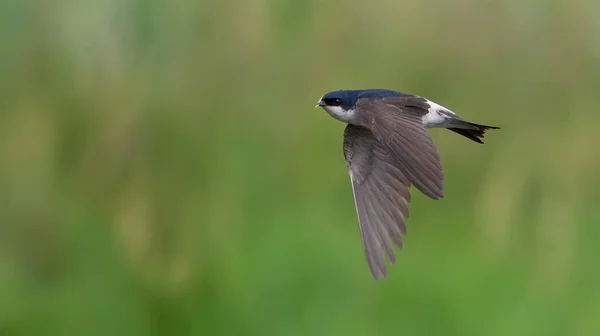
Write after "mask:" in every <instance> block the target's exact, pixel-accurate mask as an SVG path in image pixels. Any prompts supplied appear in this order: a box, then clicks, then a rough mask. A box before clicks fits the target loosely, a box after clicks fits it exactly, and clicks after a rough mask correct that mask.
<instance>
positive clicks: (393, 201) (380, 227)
mask: <svg viewBox="0 0 600 336" xmlns="http://www.w3.org/2000/svg"><path fill="white" fill-rule="evenodd" d="M344 156H345V158H346V163H347V165H348V172H349V173H350V180H351V182H352V192H353V194H354V205H355V207H356V213H357V214H358V222H359V227H360V236H361V239H362V243H363V249H364V252H365V256H366V258H367V263H368V264H369V269H370V270H371V273H372V274H373V277H374V278H375V279H379V277H380V275H381V276H383V277H385V275H386V267H385V259H384V255H383V253H384V251H385V254H386V255H387V257H388V260H389V261H390V263H391V264H393V263H394V262H395V257H394V249H393V244H395V245H396V246H397V247H398V248H399V249H401V248H402V235H404V234H405V233H406V226H405V224H404V221H405V220H406V219H407V218H408V203H410V191H409V188H410V182H409V180H408V179H407V178H406V176H405V175H404V174H403V173H402V171H401V170H400V169H398V168H397V167H396V166H397V165H396V163H395V162H394V159H393V158H392V157H391V156H390V155H388V153H387V151H386V150H385V149H384V147H383V146H382V144H381V143H380V142H379V141H378V140H377V138H376V137H375V135H374V134H373V132H371V131H370V130H369V129H367V128H365V127H362V126H355V125H348V126H347V127H346V130H345V131H344Z"/></svg>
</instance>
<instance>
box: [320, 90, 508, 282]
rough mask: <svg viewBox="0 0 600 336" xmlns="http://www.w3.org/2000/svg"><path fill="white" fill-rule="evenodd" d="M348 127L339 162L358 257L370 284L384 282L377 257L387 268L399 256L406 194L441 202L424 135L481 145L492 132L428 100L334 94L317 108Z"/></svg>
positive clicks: (387, 93)
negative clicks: (439, 133) (346, 179)
mask: <svg viewBox="0 0 600 336" xmlns="http://www.w3.org/2000/svg"><path fill="white" fill-rule="evenodd" d="M317 106H319V107H322V108H323V109H324V110H325V111H327V113H329V114H330V115H331V116H332V117H333V118H335V119H337V120H339V121H342V122H345V123H347V124H348V126H346V129H345V131H344V157H345V159H346V164H347V167H348V171H349V174H350V181H351V183H352V192H353V196H354V203H355V208H356V212H357V215H358V222H359V228H360V233H361V240H362V243H363V249H364V252H365V256H366V258H367V263H368V265H369V269H370V270H371V273H372V274H373V277H375V279H378V278H379V277H380V276H384V277H385V275H386V267H385V260H384V253H385V255H386V256H387V258H388V260H389V261H390V263H392V264H393V263H394V262H395V256H394V249H393V245H396V247H398V248H399V249H401V248H402V236H403V235H404V234H406V225H405V220H406V219H407V218H408V215H409V214H408V203H410V191H409V189H410V186H411V185H414V186H415V187H416V188H417V189H419V190H420V191H421V192H423V193H424V194H425V195H427V196H429V197H431V198H433V199H439V198H441V197H443V179H444V176H443V172H442V165H441V163H440V158H439V155H438V152H437V149H436V147H435V145H434V144H433V140H432V139H431V137H430V136H429V134H428V133H427V129H429V128H447V129H449V130H451V131H453V132H456V133H458V134H461V135H463V136H465V137H467V138H469V139H471V140H473V141H476V142H478V143H483V142H482V141H481V138H483V135H484V133H485V131H487V130H489V129H496V128H498V127H494V126H486V125H481V124H475V123H471V122H468V121H466V120H464V119H461V118H460V117H458V116H457V115H456V114H455V113H454V112H452V111H451V110H449V109H447V108H445V107H443V106H441V105H438V104H436V103H434V102H431V101H430V100H428V99H426V98H424V97H419V96H415V95H411V94H405V93H401V92H396V91H392V90H384V89H369V90H340V91H332V92H329V93H327V94H325V95H324V96H323V97H322V98H321V99H320V100H319V102H318V103H317Z"/></svg>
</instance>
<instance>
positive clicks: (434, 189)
mask: <svg viewBox="0 0 600 336" xmlns="http://www.w3.org/2000/svg"><path fill="white" fill-rule="evenodd" d="M429 107H430V106H429V104H427V100H426V99H425V98H422V97H417V96H410V95H407V96H401V97H388V98H383V99H370V98H360V99H359V100H358V102H357V104H356V108H357V109H358V113H359V114H361V115H363V116H365V117H366V119H365V120H367V121H366V125H365V126H367V127H368V128H369V129H370V130H371V131H372V132H373V134H374V136H375V138H376V139H377V140H379V142H380V143H381V144H382V146H383V148H384V149H385V152H387V153H388V154H389V155H390V156H391V157H392V158H393V161H394V163H395V166H397V167H398V168H399V169H400V170H401V171H402V173H403V174H404V176H406V178H407V179H408V181H410V182H411V183H412V184H413V185H414V186H415V187H416V188H417V189H419V190H420V191H421V192H423V193H424V194H425V195H427V196H429V197H431V198H433V199H438V198H441V197H443V195H444V194H443V188H444V187H443V181H444V174H443V172H442V165H441V163H440V157H439V155H438V152H437V149H436V148H435V145H434V144H433V140H432V139H431V137H430V136H429V134H428V133H427V131H426V129H425V127H424V126H423V116H424V115H425V114H427V113H428V112H429Z"/></svg>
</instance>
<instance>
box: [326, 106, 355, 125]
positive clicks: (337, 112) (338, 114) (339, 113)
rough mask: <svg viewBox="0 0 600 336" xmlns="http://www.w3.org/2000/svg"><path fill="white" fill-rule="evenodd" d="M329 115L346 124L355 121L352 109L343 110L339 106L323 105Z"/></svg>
mask: <svg viewBox="0 0 600 336" xmlns="http://www.w3.org/2000/svg"><path fill="white" fill-rule="evenodd" d="M323 108H324V109H325V111H327V113H329V115H331V116H332V117H334V118H335V119H337V120H339V121H343V122H345V123H347V124H353V123H354V121H355V119H354V118H355V115H356V113H355V111H354V109H350V110H344V109H343V108H342V107H341V106H324V107H323Z"/></svg>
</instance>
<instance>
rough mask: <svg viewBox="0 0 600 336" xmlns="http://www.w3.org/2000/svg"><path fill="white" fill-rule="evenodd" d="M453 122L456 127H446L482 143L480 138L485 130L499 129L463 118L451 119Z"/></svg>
mask: <svg viewBox="0 0 600 336" xmlns="http://www.w3.org/2000/svg"><path fill="white" fill-rule="evenodd" d="M453 123H454V124H455V125H456V126H458V127H450V128H448V129H449V130H451V131H452V132H455V133H458V134H460V135H462V136H464V137H466V138H469V139H471V140H473V141H475V142H477V143H480V144H483V141H481V139H483V136H484V134H485V131H487V130H490V129H500V127H496V126H487V125H480V124H475V123H472V122H468V121H465V120H460V121H459V120H453Z"/></svg>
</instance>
